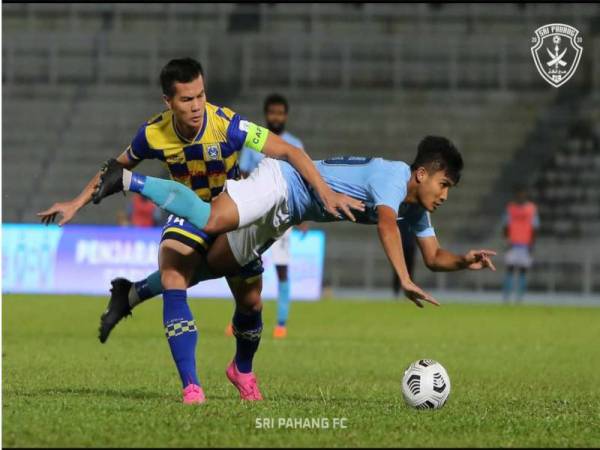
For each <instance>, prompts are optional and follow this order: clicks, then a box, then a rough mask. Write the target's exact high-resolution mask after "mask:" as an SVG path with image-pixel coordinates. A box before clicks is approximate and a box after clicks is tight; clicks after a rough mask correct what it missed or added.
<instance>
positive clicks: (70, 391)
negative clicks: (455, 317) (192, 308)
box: [3, 388, 393, 405]
mask: <svg viewBox="0 0 600 450" xmlns="http://www.w3.org/2000/svg"><path fill="white" fill-rule="evenodd" d="M3 394H4V396H6V397H10V396H13V395H14V396H15V397H39V396H50V397H51V396H57V395H64V396H94V397H114V398H124V399H131V400H149V399H156V400H164V401H167V402H173V401H174V398H177V401H179V398H178V397H177V396H176V395H175V394H172V393H168V394H162V393H158V392H153V391H143V390H140V389H121V390H118V389H99V388H47V389H39V390H35V391H28V392H23V391H20V392H19V391H12V392H11V391H4V393H3ZM206 397H207V400H223V401H235V400H239V397H238V396H237V394H233V393H232V394H231V395H215V394H211V393H209V392H207V395H206ZM270 402H286V403H287V402H289V403H323V404H336V403H337V404H340V403H342V404H344V403H354V404H355V403H363V404H364V403H368V404H372V405H389V404H390V401H389V400H385V399H381V400H376V399H364V398H358V397H332V398H327V399H323V398H322V397H315V396H312V397H307V396H300V395H285V394H284V395H281V394H275V395H273V396H265V403H270ZM392 403H393V402H392Z"/></svg>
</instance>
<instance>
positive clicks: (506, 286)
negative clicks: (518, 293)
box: [502, 272, 513, 300]
mask: <svg viewBox="0 0 600 450" xmlns="http://www.w3.org/2000/svg"><path fill="white" fill-rule="evenodd" d="M512 283H513V274H512V272H506V275H504V283H503V285H502V292H503V297H504V300H508V299H509V298H510V292H511V291H512Z"/></svg>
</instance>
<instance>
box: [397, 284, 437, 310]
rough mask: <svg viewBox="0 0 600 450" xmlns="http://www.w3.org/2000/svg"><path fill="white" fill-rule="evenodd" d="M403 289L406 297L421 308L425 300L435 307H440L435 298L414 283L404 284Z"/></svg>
mask: <svg viewBox="0 0 600 450" xmlns="http://www.w3.org/2000/svg"><path fill="white" fill-rule="evenodd" d="M402 289H403V290H404V295H406V297H407V298H408V299H409V300H411V301H413V302H414V304H415V305H417V306H418V307H419V308H423V303H421V300H425V301H426V302H429V303H431V304H433V305H435V306H440V303H439V302H438V301H437V300H436V299H435V298H433V297H432V296H431V295H429V294H428V293H427V292H425V291H424V290H423V289H421V288H420V287H419V286H417V285H416V284H415V283H413V282H412V281H407V282H403V283H402Z"/></svg>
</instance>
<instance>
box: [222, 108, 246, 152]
mask: <svg viewBox="0 0 600 450" xmlns="http://www.w3.org/2000/svg"><path fill="white" fill-rule="evenodd" d="M247 123H248V122H247V121H246V120H245V119H244V118H243V117H242V116H240V115H239V114H234V115H233V117H232V118H231V120H230V121H229V126H228V127H227V141H228V142H229V143H230V144H231V145H232V146H233V147H234V148H235V149H236V150H237V151H241V150H242V148H243V147H244V141H245V140H246V136H247V135H248V126H247V125H246V124H247Z"/></svg>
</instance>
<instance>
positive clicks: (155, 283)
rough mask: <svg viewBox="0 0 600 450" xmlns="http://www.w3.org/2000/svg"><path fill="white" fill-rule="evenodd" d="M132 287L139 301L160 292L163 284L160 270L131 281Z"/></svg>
mask: <svg viewBox="0 0 600 450" xmlns="http://www.w3.org/2000/svg"><path fill="white" fill-rule="evenodd" d="M133 287H134V288H135V290H136V292H137V295H138V297H139V299H140V301H139V303H141V302H143V301H144V300H148V299H149V298H152V297H155V296H157V295H160V294H162V292H163V286H162V282H161V281H160V272H159V271H158V270H157V271H156V272H153V273H151V274H150V275H148V277H146V278H145V279H143V280H140V281H136V282H135V283H133Z"/></svg>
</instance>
